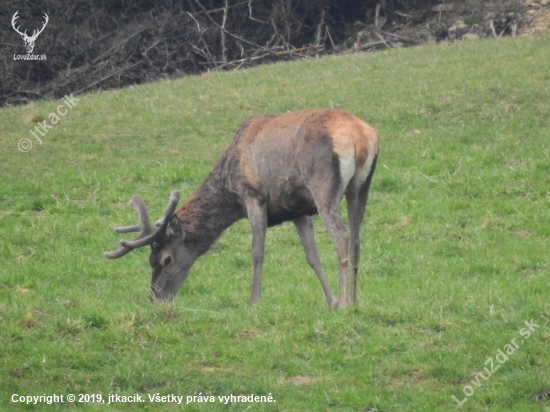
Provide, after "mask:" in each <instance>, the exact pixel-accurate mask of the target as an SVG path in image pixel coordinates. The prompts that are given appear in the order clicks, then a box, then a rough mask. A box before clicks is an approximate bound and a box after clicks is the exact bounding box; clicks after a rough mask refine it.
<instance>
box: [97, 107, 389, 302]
mask: <svg viewBox="0 0 550 412" xmlns="http://www.w3.org/2000/svg"><path fill="white" fill-rule="evenodd" d="M378 153H379V148H378V138H377V133H376V131H375V129H374V128H372V127H371V126H370V125H368V124H367V123H365V122H363V121H362V120H360V119H359V118H358V117H356V116H354V115H352V114H350V113H348V112H346V111H343V110H341V109H309V110H302V111H296V112H287V113H283V114H280V115H256V116H253V117H250V118H249V119H247V120H245V121H244V122H243V123H242V124H241V125H240V127H239V129H238V130H237V132H236V133H235V135H234V137H233V139H232V140H231V142H230V143H229V145H228V147H227V149H226V150H225V152H224V153H223V154H222V156H221V157H220V159H219V161H218V162H217V164H216V165H215V166H214V168H213V169H212V170H211V172H210V174H209V175H208V176H207V177H206V178H205V179H204V181H203V182H202V183H201V184H200V186H199V187H198V189H197V190H196V191H195V192H194V194H193V195H192V196H191V197H190V198H189V200H187V201H186V202H184V203H183V204H182V205H181V206H180V208H179V209H178V210H177V211H176V207H177V205H178V202H179V198H180V193H179V191H177V190H174V191H172V193H171V195H170V199H169V203H168V206H167V207H166V209H165V211H164V214H163V215H162V217H161V218H160V219H159V220H158V221H157V222H156V223H155V224H154V225H151V223H150V220H149V213H148V209H147V206H146V204H145V202H144V201H143V199H142V198H141V196H139V195H137V194H136V195H134V196H133V197H132V199H131V200H130V202H129V204H130V206H132V207H133V208H135V209H136V210H137V213H138V216H139V223H137V224H135V225H132V226H124V227H117V228H115V231H116V232H117V233H130V232H138V233H139V235H138V236H137V238H136V239H135V240H125V239H121V240H120V245H121V247H120V248H119V249H118V250H115V251H111V252H105V253H104V256H105V257H106V258H108V259H118V258H120V257H122V256H124V255H126V254H127V253H129V252H131V251H132V250H135V249H137V248H141V247H144V246H147V245H149V246H150V249H151V252H150V255H149V264H150V266H151V269H152V279H151V286H150V296H151V299H152V300H160V301H171V300H173V299H174V296H175V295H176V293H177V292H178V290H179V289H180V287H181V286H182V284H183V283H184V282H185V280H186V279H187V277H188V275H189V272H190V269H191V267H192V266H193V264H194V262H195V261H196V260H197V259H198V258H199V257H200V256H202V255H203V254H205V253H206V252H207V251H208V250H209V249H210V247H211V246H212V245H213V244H214V242H215V241H216V240H217V239H218V238H219V237H220V235H221V234H222V232H223V231H224V230H225V229H226V228H228V227H229V226H231V225H232V224H233V223H235V222H236V221H238V220H240V219H244V218H247V219H248V220H249V222H250V226H251V229H252V263H253V265H252V266H253V277H252V290H251V298H250V301H249V304H250V305H254V304H256V303H258V301H259V300H260V289H261V279H262V266H263V263H264V246H265V238H266V232H267V228H268V227H272V226H275V225H278V224H281V223H283V222H286V221H292V222H293V224H294V226H295V227H296V230H297V232H298V235H299V238H300V240H301V243H302V245H303V248H304V251H305V256H306V260H307V262H308V264H309V266H311V268H312V269H313V271H314V272H315V273H316V275H317V277H318V279H319V281H320V283H321V286H322V289H323V291H324V294H325V297H326V300H327V304H328V306H329V307H330V308H344V307H346V306H348V305H349V304H350V303H351V304H353V303H355V302H356V300H357V273H358V267H359V257H360V239H359V231H360V226H361V223H362V221H363V217H364V214H365V208H366V204H367V200H368V195H369V189H370V186H371V181H372V178H373V175H374V171H375V168H376V163H377V159H378ZM344 196H345V198H346V203H347V216H348V225H349V233H348V231H347V230H346V227H345V225H344V223H343V221H342V219H341V217H340V213H339V204H340V202H341V201H342V199H343V198H344ZM316 214H318V215H319V216H320V218H321V221H322V222H323V224H324V226H325V227H326V229H327V230H328V232H329V233H330V235H331V237H332V239H333V241H334V245H335V248H336V255H337V257H338V279H339V298H338V299H336V297H335V295H334V294H333V292H332V290H331V288H330V286H329V284H328V282H327V279H326V276H325V273H324V271H323V268H322V265H321V260H320V258H319V254H318V251H317V246H316V243H315V237H314V228H313V220H312V216H313V215H316ZM350 263H351V268H350ZM350 270H351V272H352V279H351V285H349V284H348V272H349V271H350ZM348 289H350V290H349V291H348Z"/></svg>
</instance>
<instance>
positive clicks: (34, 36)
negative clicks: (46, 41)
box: [30, 13, 50, 40]
mask: <svg viewBox="0 0 550 412" xmlns="http://www.w3.org/2000/svg"><path fill="white" fill-rule="evenodd" d="M44 18H45V20H44V23H42V28H41V29H40V30H33V32H32V36H31V37H30V38H31V40H36V38H37V37H38V35H39V34H40V33H42V32H43V31H44V29H45V28H46V25H47V24H48V22H49V21H50V18H49V17H48V15H47V14H46V13H44Z"/></svg>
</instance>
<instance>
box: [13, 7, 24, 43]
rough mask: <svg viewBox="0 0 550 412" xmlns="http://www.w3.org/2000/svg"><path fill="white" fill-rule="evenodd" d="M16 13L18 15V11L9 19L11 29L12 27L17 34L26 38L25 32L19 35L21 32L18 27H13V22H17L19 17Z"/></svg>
mask: <svg viewBox="0 0 550 412" xmlns="http://www.w3.org/2000/svg"><path fill="white" fill-rule="evenodd" d="M17 13H19V10H17V11H16V12H15V14H14V15H13V17H12V18H11V27H13V29H14V30H15V31H16V32H17V33H19V34H20V35H21V36H25V37H28V36H27V30H25V32H24V33H21V32H20V31H19V27H15V20H17V19H18V18H19V16H18V15H17Z"/></svg>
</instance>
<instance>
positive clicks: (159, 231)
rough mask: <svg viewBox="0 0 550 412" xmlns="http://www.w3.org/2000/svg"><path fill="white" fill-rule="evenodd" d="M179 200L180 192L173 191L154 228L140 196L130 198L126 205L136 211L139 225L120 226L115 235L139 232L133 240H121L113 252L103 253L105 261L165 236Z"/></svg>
mask: <svg viewBox="0 0 550 412" xmlns="http://www.w3.org/2000/svg"><path fill="white" fill-rule="evenodd" d="M179 199H180V192H178V191H177V190H174V191H173V192H172V193H171V194H170V201H169V202H168V206H167V207H166V210H165V211H164V214H163V215H162V217H161V218H160V219H159V220H158V221H157V222H156V223H155V226H151V222H150V221H149V212H148V211H147V205H146V204H145V202H144V201H143V199H142V198H141V196H140V195H134V196H132V199H131V200H130V202H129V203H128V204H129V205H130V206H132V207H133V208H134V209H136V210H137V212H138V215H139V223H137V224H135V225H131V226H120V227H116V228H115V232H117V233H132V232H139V236H138V237H137V238H136V239H134V240H125V239H121V240H120V244H121V245H122V247H121V248H119V249H118V250H114V251H112V252H105V253H104V254H103V256H105V257H106V258H107V259H118V258H119V257H122V256H124V255H126V254H127V253H130V252H131V251H132V250H134V249H137V248H140V247H143V246H147V245H150V244H151V243H153V242H154V241H155V240H156V239H157V238H158V237H159V236H163V235H165V234H166V229H167V227H168V223H169V221H170V217H172V215H173V214H174V211H175V210H176V206H177V205H178V202H179Z"/></svg>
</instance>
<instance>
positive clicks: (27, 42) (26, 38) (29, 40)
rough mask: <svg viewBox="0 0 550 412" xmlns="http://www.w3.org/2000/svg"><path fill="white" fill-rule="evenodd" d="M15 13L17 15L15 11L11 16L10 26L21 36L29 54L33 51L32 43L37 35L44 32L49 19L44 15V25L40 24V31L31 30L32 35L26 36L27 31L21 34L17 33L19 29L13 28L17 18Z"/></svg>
mask: <svg viewBox="0 0 550 412" xmlns="http://www.w3.org/2000/svg"><path fill="white" fill-rule="evenodd" d="M17 13H19V10H17V11H16V12H15V14H14V15H13V17H12V19H11V26H12V27H13V29H14V30H15V31H16V32H17V33H19V34H20V35H21V38H22V39H23V41H24V42H25V48H26V49H27V53H29V54H30V53H32V51H33V50H34V42H35V41H36V39H37V37H38V35H39V34H40V33H42V32H43V31H44V29H45V28H46V25H47V24H48V21H49V20H50V19H49V17H48V15H47V14H46V13H44V23H42V28H41V29H40V30H33V32H32V35H30V36H29V35H28V34H27V30H25V31H24V32H21V31H19V27H16V26H15V21H16V20H17V19H18V18H19V16H18V15H17Z"/></svg>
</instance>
